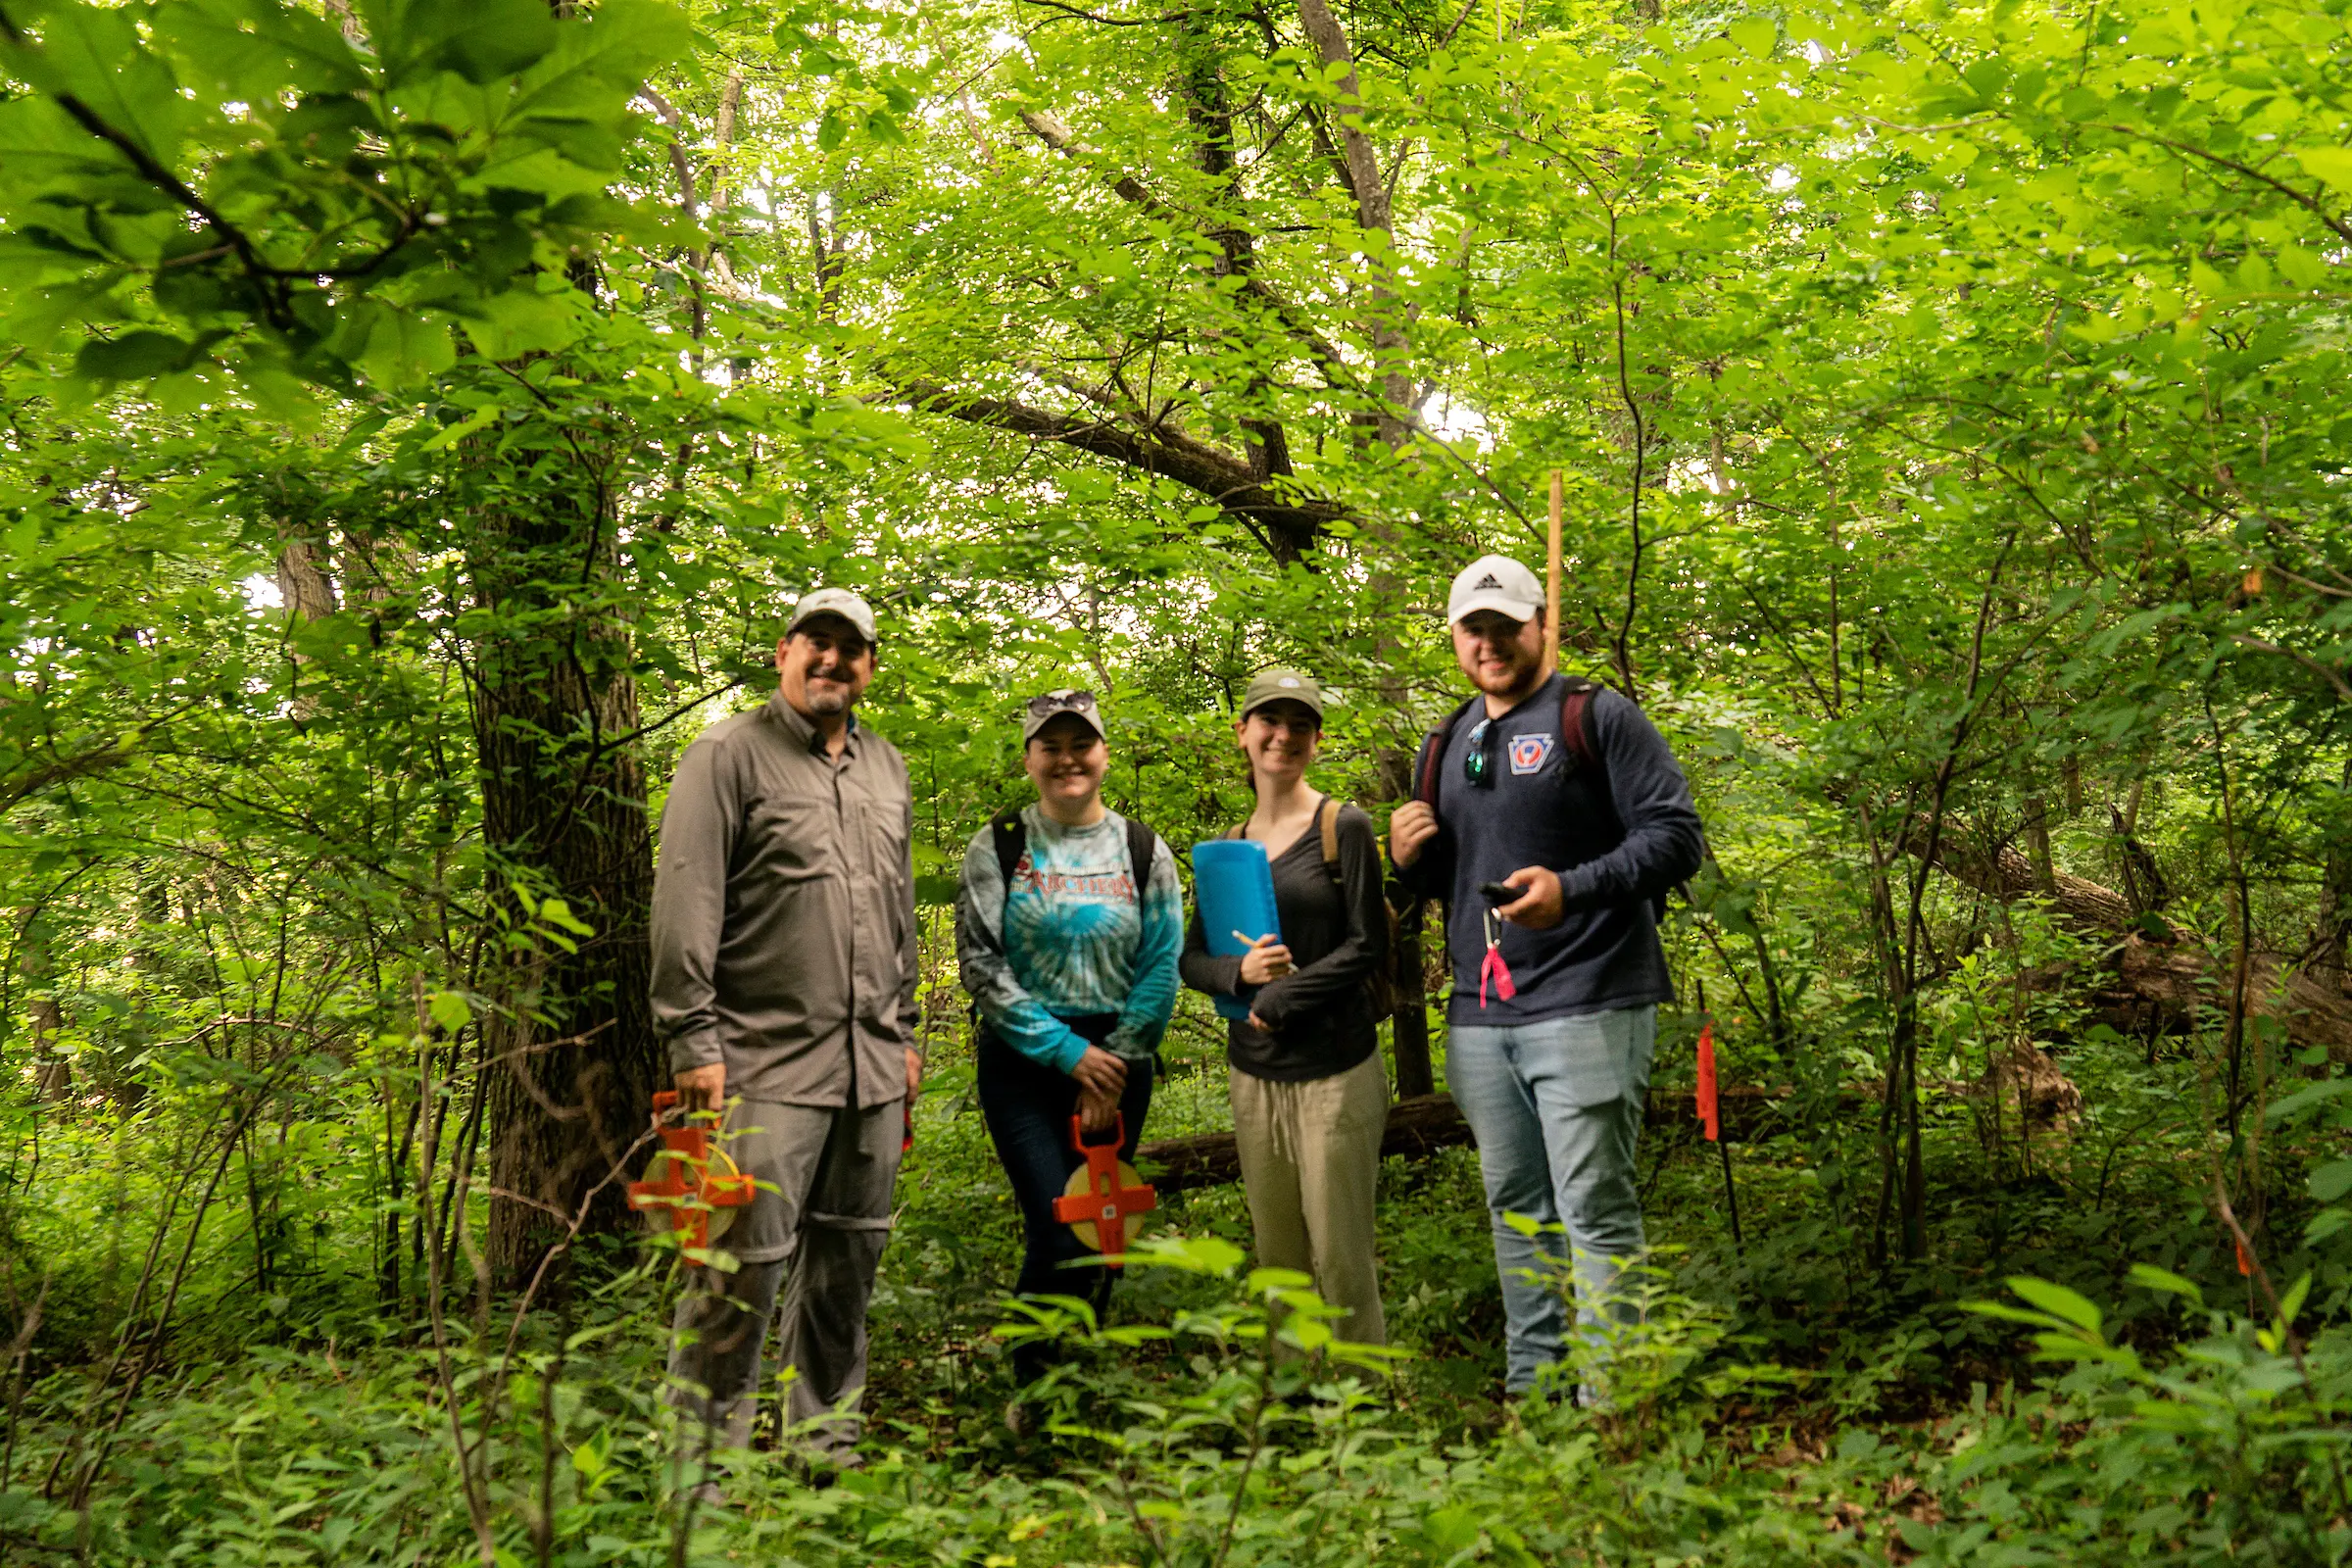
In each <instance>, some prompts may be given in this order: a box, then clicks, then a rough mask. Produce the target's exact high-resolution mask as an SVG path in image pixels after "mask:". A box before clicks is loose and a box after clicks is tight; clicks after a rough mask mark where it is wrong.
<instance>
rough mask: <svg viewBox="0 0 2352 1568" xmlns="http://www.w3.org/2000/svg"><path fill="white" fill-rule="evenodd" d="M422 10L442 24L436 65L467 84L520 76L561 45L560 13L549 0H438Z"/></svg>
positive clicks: (439, 31)
mask: <svg viewBox="0 0 2352 1568" xmlns="http://www.w3.org/2000/svg"><path fill="white" fill-rule="evenodd" d="M417 10H418V11H419V12H420V13H423V14H425V15H427V16H430V17H431V19H432V21H433V23H434V24H435V25H436V26H437V31H438V37H437V39H436V42H435V45H434V48H433V50H432V53H431V55H430V57H429V58H430V59H431V61H432V63H433V64H435V65H437V66H439V67H440V68H441V69H442V70H444V71H454V72H456V73H458V74H459V75H461V76H464V77H465V78H466V80H467V81H472V82H487V81H496V80H497V79H498V78H499V77H501V76H513V75H518V74H520V73H522V72H523V71H524V70H526V69H528V68H529V67H530V66H531V65H533V64H534V63H536V62H537V61H539V60H540V59H541V58H542V57H544V56H545V55H546V54H547V53H548V52H549V51H550V50H552V49H554V48H555V47H556V40H557V36H558V28H557V24H556V19H555V14H554V12H553V11H552V10H550V9H549V7H548V6H547V5H546V4H545V3H544V0H436V3H434V4H432V5H431V6H430V7H429V9H428V8H427V7H425V6H419V7H418V8H417Z"/></svg>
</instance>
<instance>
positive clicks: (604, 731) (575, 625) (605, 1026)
mask: <svg viewBox="0 0 2352 1568" xmlns="http://www.w3.org/2000/svg"><path fill="white" fill-rule="evenodd" d="M550 488H551V490H552V488H553V487H552V486H551V487H550ZM612 521H613V519H612V517H611V516H610V514H609V504H608V503H607V501H606V500H605V499H604V498H603V497H602V496H601V495H596V496H581V497H578V498H576V500H574V499H573V498H566V497H564V496H562V495H561V494H554V495H551V496H550V497H549V500H548V502H547V504H545V505H541V506H537V507H534V508H532V509H530V510H528V511H522V510H513V511H506V510H502V511H498V512H494V513H487V514H485V515H482V516H481V517H480V519H479V526H478V529H477V532H476V535H475V539H474V541H473V547H472V549H471V550H470V552H469V555H470V558H471V559H470V561H469V566H470V576H471V579H472V586H473V590H474V595H475V604H476V607H477V608H478V609H479V610H480V611H482V612H484V613H486V614H487V615H488V616H490V617H491V619H490V622H489V624H490V626H491V628H492V629H491V630H490V631H488V632H487V633H486V634H484V635H483V636H481V637H480V638H479V639H478V640H477V641H476V643H475V645H474V649H473V661H472V664H471V669H470V674H471V676H472V681H471V687H470V692H469V696H470V700H471V704H472V716H473V731H474V738H475V744H476V747H477V748H478V752H479V757H480V766H481V773H482V827H483V836H484V839H485V841H486V843H487V844H488V846H489V848H490V851H491V853H492V856H493V858H494V864H495V866H496V867H497V868H498V869H497V872H496V873H494V874H506V875H512V876H513V877H515V879H516V880H517V881H518V882H520V883H521V884H522V885H523V886H524V887H525V889H526V891H528V892H530V893H531V894H532V895H533V896H534V897H547V896H550V895H552V896H554V897H556V898H560V899H562V900H563V901H564V903H565V905H566V906H567V907H569V909H570V911H571V913H572V914H573V916H574V917H576V918H577V919H579V920H580V921H582V922H584V923H586V924H587V925H588V926H590V927H592V928H593V935H590V936H587V937H582V938H579V939H578V940H577V944H576V949H575V951H572V952H568V953H566V952H564V951H563V950H562V949H561V948H560V947H558V946H555V945H545V944H543V945H542V947H541V949H540V950H539V951H538V952H537V953H535V954H526V955H520V956H517V957H516V959H515V961H514V962H513V963H512V964H511V965H510V966H509V967H508V968H507V969H506V970H505V971H504V973H503V974H502V975H501V977H500V980H501V985H500V988H499V991H500V996H499V1000H500V1001H501V1002H502V1003H503V1004H504V1006H503V1007H502V1009H501V1010H500V1012H499V1013H498V1014H497V1015H496V1016H495V1017H494V1018H493V1019H491V1020H490V1021H489V1022H488V1023H487V1025H486V1026H485V1029H484V1033H483V1044H484V1047H485V1052H484V1059H485V1063H486V1065H485V1069H484V1070H485V1071H486V1072H488V1074H489V1082H488V1087H487V1106H488V1112H489V1127H490V1135H491V1139H492V1143H491V1157H490V1172H491V1182H492V1185H493V1187H494V1189H495V1201H494V1202H493V1204H492V1206H491V1223H490V1261H491V1265H492V1267H493V1269H494V1270H495V1271H496V1272H497V1273H498V1274H499V1275H500V1276H501V1277H502V1278H505V1279H509V1280H512V1279H515V1278H517V1277H521V1276H526V1275H527V1274H528V1273H529V1271H530V1270H531V1269H532V1267H534V1266H535V1264H536V1262H537V1260H538V1258H539V1256H540V1255H541V1253H542V1252H543V1251H544V1250H545V1248H546V1247H547V1245H548V1244H549V1242H550V1241H551V1240H553V1239H554V1238H555V1237H557V1236H560V1235H561V1234H562V1233H563V1231H564V1228H565V1226H566V1225H567V1224H568V1222H569V1220H570V1218H571V1217H572V1216H573V1215H575V1214H577V1213H579V1212H580V1211H581V1209H582V1207H583V1205H586V1207H587V1222H586V1224H585V1225H584V1226H583V1232H584V1233H610V1232H615V1231H619V1230H621V1229H622V1228H624V1226H625V1225H626V1224H627V1223H628V1220H629V1213H628V1207H627V1203H626V1201H625V1200H624V1198H623V1196H622V1192H621V1184H620V1183H619V1182H610V1183H607V1182H606V1178H607V1177H608V1176H609V1175H610V1174H611V1173H612V1172H613V1168H614V1167H615V1165H616V1164H618V1163H619V1162H620V1160H621V1159H622V1157H623V1155H624V1153H625V1152H626V1151H627V1149H628V1147H629V1145H630V1143H631V1142H632V1141H633V1140H634V1138H635V1137H636V1135H637V1133H638V1132H639V1131H640V1130H641V1129H642V1128H643V1126H644V1124H645V1119H646V1115H647V1107H648V1104H649V1103H650V1097H651V1095H652V1092H653V1089H654V1087H655V1083H656V1078H657V1074H658V1072H659V1068H660V1065H661V1060H660V1053H659V1050H658V1048H657V1047H656V1045H655V1041H654V1033H653V1019H652V1014H651V1007H650V1004H649V1002H648V998H647V987H648V983H649V981H650V978H651V956H650V952H649V950H648V947H647V939H646V925H647V918H648V911H649V909H650V907H651V901H652V895H653V864H654V862H653V844H652V837H651V833H650V831H649V829H648V824H647V820H646V811H645V776H644V769H643V766H642V765H641V763H640V761H639V759H638V757H637V754H636V751H635V743H634V732H635V730H636V729H637V727H638V712H637V692H636V686H635V683H634V682H633V681H632V680H631V679H630V676H629V672H628V671H629V640H628V636H627V633H626V630H625V628H624V627H623V626H621V625H619V624H617V623H616V621H615V620H614V618H613V616H612V615H611V614H610V613H608V612H607V611H605V610H604V609H603V608H602V607H601V606H600V605H599V599H600V597H601V596H602V595H603V594H604V593H606V592H607V591H608V587H609V583H610V580H611V575H612V573H613V568H614V564H615V563H614V559H613V543H612V540H613V527H612ZM600 1183H604V1184H605V1185H604V1186H603V1189H602V1191H601V1192H596V1189H597V1188H598V1186H599V1184H600ZM592 1192H596V1196H595V1198H594V1199H593V1201H591V1199H590V1195H591V1193H592Z"/></svg>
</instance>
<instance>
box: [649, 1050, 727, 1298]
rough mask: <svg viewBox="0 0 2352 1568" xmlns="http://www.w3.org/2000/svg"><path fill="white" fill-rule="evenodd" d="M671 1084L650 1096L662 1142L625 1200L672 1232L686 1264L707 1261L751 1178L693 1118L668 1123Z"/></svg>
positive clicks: (674, 1097)
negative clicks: (679, 1123)
mask: <svg viewBox="0 0 2352 1568" xmlns="http://www.w3.org/2000/svg"><path fill="white" fill-rule="evenodd" d="M677 1103H678V1097H677V1092H676V1091H674V1090H669V1089H664V1090H662V1091H661V1092H660V1093H659V1094H657V1095H655V1096H654V1127H655V1130H656V1131H658V1132H659V1133H661V1135H662V1147H661V1148H660V1149H658V1150H656V1151H654V1157H653V1158H652V1159H651V1160H648V1161H647V1162H646V1167H645V1180H644V1181H641V1182H631V1183H629V1206H630V1207H631V1208H634V1209H636V1210H637V1211H638V1212H639V1213H642V1214H643V1215H644V1216H645V1219H646V1223H647V1224H648V1225H651V1226H652V1227H653V1228H654V1229H655V1230H658V1231H667V1232H674V1233H675V1234H676V1235H677V1238H678V1246H679V1250H680V1251H681V1253H682V1254H683V1255H684V1257H685V1259H686V1262H687V1265H688V1266H689V1267H692V1268H700V1267H702V1266H703V1264H704V1263H706V1262H708V1261H709V1255H708V1254H709V1251H710V1248H711V1243H713V1242H715V1241H717V1240H718V1239H719V1237H720V1236H722V1235H724V1234H725V1233H726V1229H727V1227H728V1226H729V1225H732V1224H733V1223H734V1222H735V1211H736V1210H737V1209H740V1208H744V1207H747V1206H749V1205H750V1203H751V1201H752V1196H753V1190H752V1178H751V1177H750V1176H749V1175H748V1174H746V1173H745V1172H743V1171H740V1170H737V1169H736V1168H735V1161H734V1160H733V1159H732V1158H730V1157H729V1156H728V1154H727V1152H726V1151H725V1150H723V1149H713V1148H711V1129H710V1128H708V1127H706V1126H703V1125H701V1124H700V1123H697V1122H692V1121H690V1122H688V1123H687V1124H686V1125H684V1126H682V1127H671V1126H669V1125H667V1124H666V1121H665V1118H666V1117H667V1116H668V1114H669V1112H670V1111H672V1110H674V1109H676V1108H677Z"/></svg>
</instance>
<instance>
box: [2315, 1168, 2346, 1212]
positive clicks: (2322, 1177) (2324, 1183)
mask: <svg viewBox="0 0 2352 1568" xmlns="http://www.w3.org/2000/svg"><path fill="white" fill-rule="evenodd" d="M2346 1193H2352V1159H2338V1160H2332V1161H2330V1162H2329V1163H2327V1164H2325V1165H2322V1166H2321V1167H2320V1168H2319V1169H2318V1170H2315V1171H2313V1172H2312V1173H2311V1196H2312V1197H2313V1198H2315V1199H2317V1200H2318V1201H2321V1202H2323V1203H2332V1202H2334V1201H2336V1200H2337V1199H2339V1198H2341V1197H2343V1196H2344V1195H2345V1194H2346Z"/></svg>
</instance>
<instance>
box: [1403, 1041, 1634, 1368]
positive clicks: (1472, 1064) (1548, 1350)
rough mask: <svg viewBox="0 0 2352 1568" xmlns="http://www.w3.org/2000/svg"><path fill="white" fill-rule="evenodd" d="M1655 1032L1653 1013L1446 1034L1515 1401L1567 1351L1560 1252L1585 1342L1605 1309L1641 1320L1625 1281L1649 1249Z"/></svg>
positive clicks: (1450, 1077) (1450, 1079) (1592, 1339)
mask: <svg viewBox="0 0 2352 1568" xmlns="http://www.w3.org/2000/svg"><path fill="white" fill-rule="evenodd" d="M1657 1037H1658V1009H1657V1008H1656V1007H1654V1006H1647V1007H1629V1008H1624V1009H1621V1010H1618V1011H1615V1012H1595V1013H1587V1014H1585V1015H1583V1016H1581V1017H1575V1018H1549V1019H1546V1020H1544V1022H1542V1023H1528V1024H1517V1025H1514V1026H1511V1027H1508V1028H1491V1027H1485V1026H1477V1025H1456V1026H1455V1027H1454V1028H1453V1030H1452V1031H1451V1032H1450V1034H1449V1035H1448V1036H1447V1039H1446V1086H1447V1087H1448V1088H1450V1089H1451V1090H1452V1091H1453V1099H1454V1103H1456V1104H1458V1105H1460V1106H1461V1107H1462V1115H1463V1116H1464V1117H1465V1118H1466V1119H1467V1120H1468V1121H1469V1123H1470V1131H1471V1132H1472V1134H1473V1135H1475V1136H1476V1137H1477V1139H1478V1159H1479V1165H1480V1167H1481V1169H1482V1170H1483V1172H1484V1173H1485V1176H1486V1183H1487V1213H1488V1217H1489V1218H1490V1219H1491V1220H1492V1221H1493V1223H1494V1228H1495V1267H1496V1269H1497V1270H1498V1271H1499V1272H1500V1273H1501V1275H1502V1317H1503V1333H1504V1367H1503V1386H1504V1387H1505V1388H1506V1389H1508V1390H1509V1391H1510V1392H1512V1393H1514V1394H1521V1393H1525V1392H1526V1391H1527V1390H1528V1389H1529V1388H1530V1387H1532V1386H1533V1385H1534V1383H1535V1381H1536V1377H1537V1374H1538V1373H1540V1372H1541V1371H1542V1370H1543V1369H1544V1367H1546V1366H1550V1365H1552V1364H1554V1363H1556V1362H1558V1361H1559V1360H1560V1359H1561V1358H1562V1357H1563V1356H1564V1355H1565V1354H1566V1350H1567V1332H1568V1321H1567V1316H1568V1314H1567V1307H1566V1303H1565V1301H1564V1299H1563V1298H1564V1296H1565V1292H1564V1291H1563V1289H1562V1287H1563V1285H1565V1283H1566V1281H1565V1280H1564V1279H1563V1278H1562V1277H1561V1264H1562V1262H1563V1261H1564V1260H1565V1259H1564V1258H1563V1255H1562V1254H1563V1252H1565V1253H1566V1255H1567V1257H1572V1258H1573V1259H1574V1265H1573V1266H1574V1270H1575V1279H1576V1299H1577V1322H1578V1323H1579V1324H1580V1325H1581V1326H1582V1327H1583V1332H1582V1333H1581V1334H1580V1336H1579V1337H1580V1338H1582V1339H1584V1340H1585V1341H1586V1342H1587V1343H1589V1344H1591V1343H1596V1342H1597V1341H1598V1339H1599V1336H1598V1335H1597V1334H1596V1333H1595V1332H1593V1329H1594V1326H1595V1325H1597V1324H1598V1323H1599V1322H1600V1314H1601V1311H1602V1309H1603V1308H1604V1307H1605V1308H1606V1309H1607V1310H1608V1311H1609V1313H1610V1315H1611V1316H1612V1317H1615V1318H1617V1319H1618V1320H1620V1321H1630V1320H1631V1319H1632V1318H1633V1316H1634V1315H1635V1309H1634V1307H1633V1305H1632V1304H1631V1303H1630V1302H1628V1301H1627V1300H1625V1299H1623V1298H1622V1296H1621V1295H1620V1293H1619V1286H1618V1273H1619V1271H1620V1270H1621V1269H1622V1268H1623V1267H1624V1266H1625V1265H1626V1264H1627V1263H1629V1262H1632V1261H1633V1260H1634V1259H1635V1258H1636V1257H1637V1256H1639V1254H1640V1253H1641V1251H1642V1247H1643V1245H1644V1243H1643V1239H1642V1197H1641V1192H1640V1190H1639V1188H1638V1187H1637V1186H1636V1185H1635V1182H1634V1152H1635V1149H1636V1148H1637V1147H1638V1145H1639V1144H1640V1142H1641V1137H1642V1104H1643V1101H1644V1098H1645V1097H1646V1096H1647V1095H1648V1093H1649V1056H1650V1051H1651V1049H1652V1048H1653V1047H1654V1046H1655V1045H1656V1044H1657ZM1513 1214H1516V1215H1521V1216H1524V1217H1525V1218H1526V1219H1532V1220H1535V1221H1538V1222H1540V1223H1541V1224H1542V1225H1544V1227H1545V1228H1546V1229H1547V1230H1548V1231H1549V1234H1548V1235H1545V1234H1538V1235H1535V1236H1528V1235H1526V1234H1523V1233H1522V1232H1521V1231H1520V1230H1519V1229H1518V1228H1516V1227H1514V1226H1512V1225H1511V1224H1510V1223H1508V1221H1507V1219H1506V1217H1505V1216H1507V1215H1513ZM1562 1227H1565V1228H1566V1230H1567V1233H1568V1234H1567V1240H1566V1246H1565V1247H1563V1245H1562V1242H1561V1238H1560V1234H1559V1232H1560V1229H1561V1228H1562Z"/></svg>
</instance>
